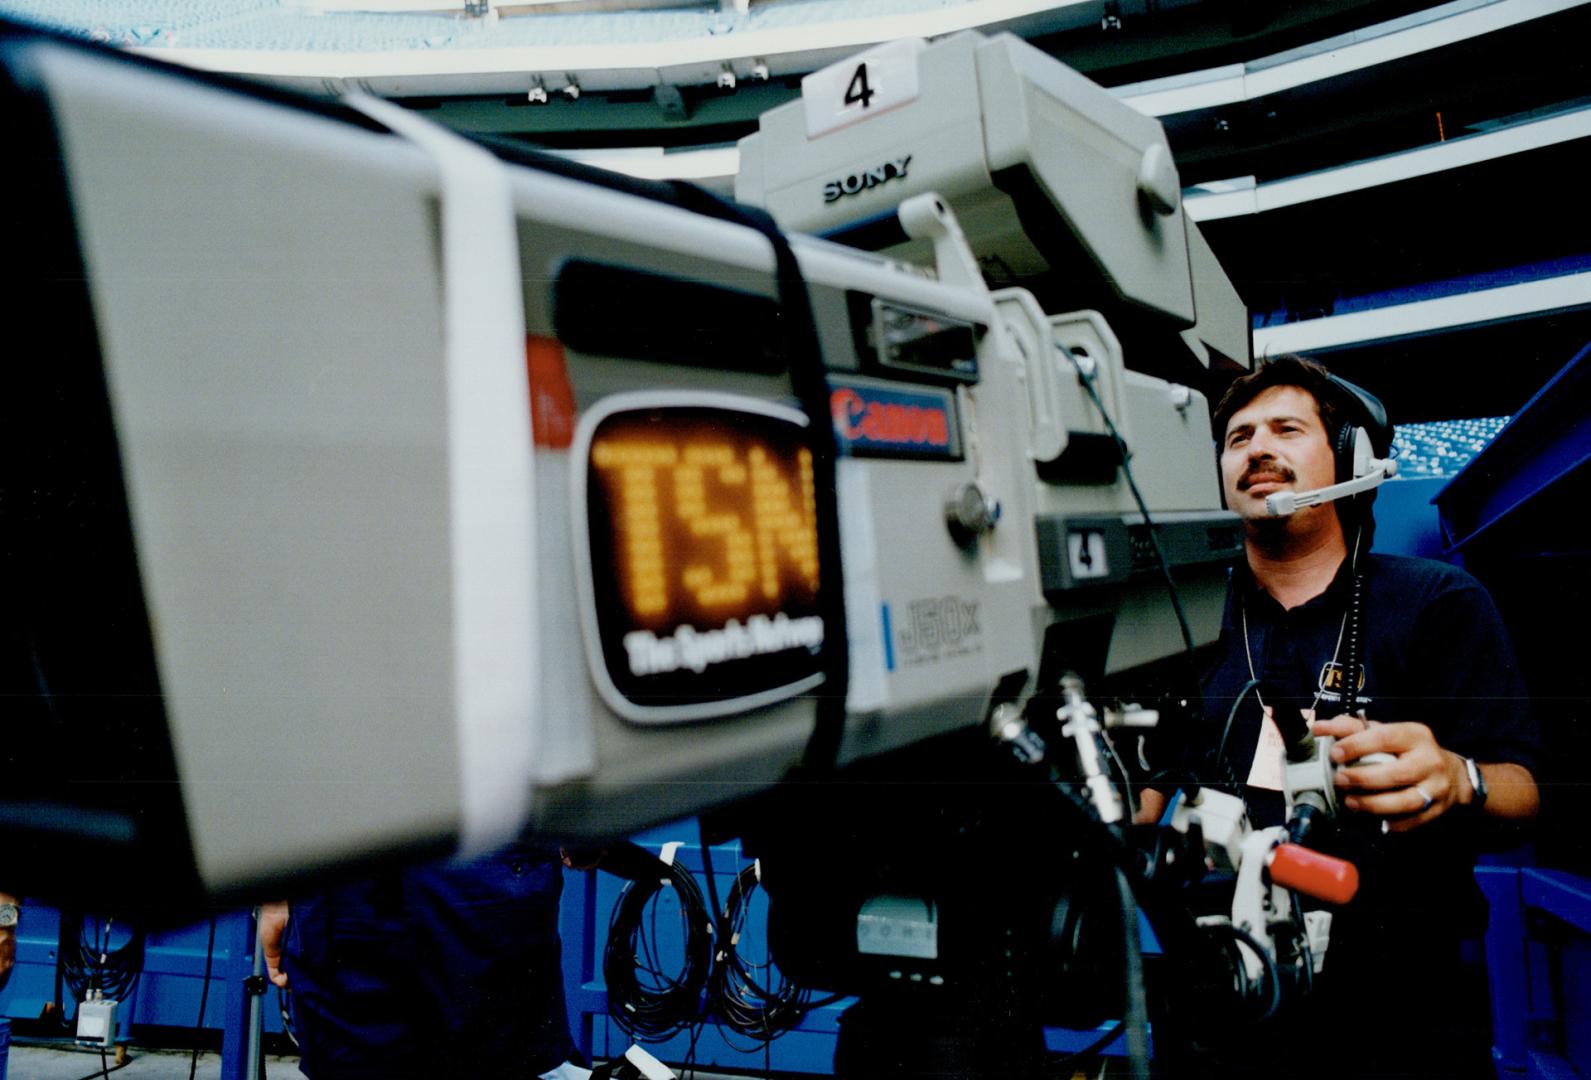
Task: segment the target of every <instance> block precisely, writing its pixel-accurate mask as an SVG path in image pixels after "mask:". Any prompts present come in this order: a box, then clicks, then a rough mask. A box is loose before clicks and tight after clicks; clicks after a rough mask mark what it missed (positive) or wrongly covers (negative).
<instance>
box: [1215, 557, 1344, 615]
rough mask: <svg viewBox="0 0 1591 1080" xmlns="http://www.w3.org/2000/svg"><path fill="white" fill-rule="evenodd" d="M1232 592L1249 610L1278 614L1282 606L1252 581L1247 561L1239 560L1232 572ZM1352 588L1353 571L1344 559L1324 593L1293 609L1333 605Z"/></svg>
mask: <svg viewBox="0 0 1591 1080" xmlns="http://www.w3.org/2000/svg"><path fill="white" fill-rule="evenodd" d="M1232 586H1233V591H1234V592H1236V593H1237V594H1238V595H1239V596H1241V597H1242V598H1243V599H1244V601H1245V602H1247V603H1248V604H1249V605H1250V609H1251V610H1260V609H1261V608H1263V610H1265V611H1266V612H1268V613H1269V612H1273V611H1274V612H1277V613H1280V612H1281V610H1282V606H1281V605H1280V604H1278V603H1277V602H1276V601H1275V600H1274V599H1273V598H1272V597H1271V594H1270V593H1268V592H1266V591H1265V590H1264V589H1263V588H1261V587H1260V584H1259V582H1257V581H1255V580H1254V571H1252V570H1251V569H1249V564H1248V560H1247V559H1240V560H1239V561H1238V564H1237V566H1236V567H1234V568H1233V571H1232ZM1352 588H1353V570H1352V569H1350V567H1349V560H1348V559H1347V558H1344V559H1343V560H1342V562H1341V563H1340V564H1339V565H1338V566H1337V573H1336V574H1335V575H1333V576H1332V579H1331V583H1330V584H1329V585H1327V586H1326V591H1325V592H1323V593H1321V594H1320V595H1319V596H1315V597H1311V598H1310V599H1308V600H1306V601H1304V602H1303V603H1302V604H1300V605H1298V607H1297V608H1294V609H1293V610H1295V611H1301V610H1304V609H1306V608H1316V607H1324V606H1326V605H1328V604H1334V603H1336V602H1337V601H1338V600H1339V599H1346V598H1347V596H1348V594H1349V592H1350V591H1351V590H1352Z"/></svg>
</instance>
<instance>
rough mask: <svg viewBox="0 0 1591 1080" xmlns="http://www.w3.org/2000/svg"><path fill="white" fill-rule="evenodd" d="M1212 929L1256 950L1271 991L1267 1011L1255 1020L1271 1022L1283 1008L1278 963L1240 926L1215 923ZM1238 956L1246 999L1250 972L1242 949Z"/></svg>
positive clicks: (1255, 952)
mask: <svg viewBox="0 0 1591 1080" xmlns="http://www.w3.org/2000/svg"><path fill="white" fill-rule="evenodd" d="M1210 929H1212V930H1218V931H1220V932H1221V933H1224V934H1229V935H1230V936H1231V937H1232V938H1234V939H1236V940H1237V941H1241V942H1243V944H1245V945H1247V946H1248V947H1249V948H1250V949H1253V950H1254V955H1255V956H1257V957H1258V958H1259V961H1260V965H1261V966H1262V967H1263V968H1264V969H1265V970H1264V977H1265V978H1266V980H1268V981H1269V983H1270V990H1271V995H1270V1001H1269V1002H1268V1003H1267V1004H1266V1006H1265V1011H1264V1012H1262V1013H1261V1014H1260V1015H1259V1016H1257V1017H1255V1018H1254V1020H1255V1023H1259V1022H1262V1021H1265V1020H1269V1019H1270V1018H1271V1017H1273V1016H1275V1015H1276V1010H1277V1009H1279V1008H1281V1004H1282V980H1281V974H1280V972H1278V971H1277V970H1276V961H1275V960H1272V959H1271V955H1270V953H1269V952H1268V951H1267V950H1266V949H1265V947H1264V946H1262V945H1261V944H1260V943H1259V941H1258V940H1257V939H1256V938H1255V937H1254V935H1253V934H1251V933H1249V932H1248V931H1247V930H1244V929H1243V928H1242V927H1240V926H1234V925H1232V924H1231V923H1215V924H1213V925H1212V926H1211V927H1210ZM1237 956H1238V969H1239V970H1240V971H1243V973H1244V979H1243V982H1244V996H1245V997H1246V996H1247V987H1248V972H1247V969H1246V966H1245V965H1244V964H1243V963H1242V956H1243V954H1242V950H1241V949H1240V950H1238V953H1237Z"/></svg>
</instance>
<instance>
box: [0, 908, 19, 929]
mask: <svg viewBox="0 0 1591 1080" xmlns="http://www.w3.org/2000/svg"><path fill="white" fill-rule="evenodd" d="M21 915H22V909H21V908H20V907H18V906H17V905H15V904H12V903H4V904H0V930H10V929H13V928H14V927H15V926H16V925H17V919H18V918H19V917H20V916H21Z"/></svg>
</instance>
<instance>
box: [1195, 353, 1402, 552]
mask: <svg viewBox="0 0 1591 1080" xmlns="http://www.w3.org/2000/svg"><path fill="white" fill-rule="evenodd" d="M1273 386H1296V387H1298V388H1299V389H1300V390H1303V391H1305V392H1306V393H1308V394H1309V395H1310V396H1311V397H1313V398H1314V399H1315V407H1316V408H1317V409H1319V410H1320V420H1321V423H1322V425H1323V426H1324V427H1325V429H1326V442H1327V445H1335V440H1336V437H1337V425H1338V423H1339V422H1341V421H1342V420H1343V419H1344V417H1343V415H1342V411H1343V407H1344V406H1345V405H1347V404H1348V402H1347V401H1346V400H1345V394H1346V391H1344V390H1343V389H1342V388H1341V387H1339V386H1338V385H1337V384H1336V383H1335V382H1333V381H1332V378H1331V374H1330V372H1328V371H1327V370H1326V369H1325V368H1324V367H1322V366H1321V365H1320V364H1317V363H1316V362H1315V361H1313V360H1305V359H1304V358H1303V357H1302V356H1294V355H1292V354H1290V353H1289V354H1286V355H1283V356H1275V357H1271V358H1270V359H1268V360H1265V361H1263V362H1262V363H1261V364H1260V366H1259V367H1257V368H1255V369H1254V370H1253V371H1251V372H1250V373H1249V374H1247V375H1244V376H1242V377H1241V378H1238V379H1234V380H1233V381H1232V385H1230V386H1228V387H1227V388H1226V393H1224V394H1222V395H1221V400H1220V401H1219V402H1217V403H1216V406H1215V412H1214V414H1213V415H1212V416H1211V417H1210V426H1211V428H1212V429H1213V430H1214V433H1215V448H1216V449H1215V452H1216V454H1217V456H1219V455H1220V454H1221V453H1222V452H1223V450H1224V449H1225V448H1226V426H1227V425H1228V424H1230V423H1231V422H1232V415H1233V414H1234V413H1236V412H1237V411H1238V410H1239V409H1241V408H1243V406H1245V405H1247V404H1248V403H1249V402H1251V401H1253V400H1254V399H1255V398H1257V397H1259V396H1260V394H1262V393H1264V392H1265V391H1266V390H1269V389H1270V388H1271V387H1273ZM1348 419H1351V420H1353V422H1354V423H1359V421H1358V420H1357V419H1354V418H1352V417H1348ZM1389 437H1390V436H1389ZM1375 501H1376V493H1375V492H1374V491H1369V492H1365V493H1363V494H1360V495H1355V496H1353V497H1352V498H1348V499H1342V500H1339V501H1338V502H1337V519H1338V520H1339V521H1341V522H1342V527H1343V530H1344V531H1345V532H1352V530H1353V529H1354V528H1355V527H1356V526H1357V527H1359V528H1360V529H1361V530H1362V531H1361V533H1359V534H1358V537H1359V539H1358V541H1356V542H1358V543H1362V544H1363V546H1364V548H1365V549H1366V550H1368V549H1369V547H1370V544H1371V542H1372V541H1373V540H1374V539H1375V535H1376V519H1375V515H1374V514H1373V513H1372V507H1374V505H1375Z"/></svg>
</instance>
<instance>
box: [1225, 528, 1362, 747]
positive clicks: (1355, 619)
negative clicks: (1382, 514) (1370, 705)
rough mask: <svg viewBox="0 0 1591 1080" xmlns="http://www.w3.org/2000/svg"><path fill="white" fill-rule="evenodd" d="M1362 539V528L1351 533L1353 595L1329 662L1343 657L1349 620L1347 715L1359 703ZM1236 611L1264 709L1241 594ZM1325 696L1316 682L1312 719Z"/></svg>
mask: <svg viewBox="0 0 1591 1080" xmlns="http://www.w3.org/2000/svg"><path fill="white" fill-rule="evenodd" d="M1363 539H1364V529H1362V528H1361V529H1360V530H1359V531H1358V532H1356V533H1355V534H1354V538H1353V556H1352V558H1351V559H1350V561H1349V569H1350V570H1352V571H1353V593H1352V595H1351V596H1350V598H1349V600H1348V607H1347V609H1346V610H1344V611H1343V613H1342V625H1341V626H1339V627H1337V644H1336V645H1335V646H1333V647H1332V650H1331V662H1332V663H1333V664H1336V663H1337V660H1338V658H1340V657H1341V656H1342V643H1343V639H1344V638H1345V637H1348V624H1349V622H1350V621H1351V622H1352V623H1353V636H1352V637H1351V638H1349V646H1348V666H1349V669H1350V670H1348V671H1345V672H1343V677H1344V678H1346V679H1348V680H1349V682H1348V683H1345V684H1344V686H1343V701H1344V702H1345V703H1347V704H1348V705H1349V706H1350V708H1349V709H1348V710H1347V711H1348V712H1350V713H1351V712H1352V711H1353V707H1354V706H1357V704H1358V701H1359V685H1358V683H1359V670H1358V669H1359V667H1360V656H1359V645H1360V637H1361V626H1360V624H1361V621H1362V617H1363V614H1364V577H1363V576H1362V575H1361V574H1360V573H1359V542H1360V541H1361V540H1363ZM1237 610H1238V618H1239V619H1240V620H1241V621H1242V624H1243V656H1244V658H1245V659H1247V660H1248V677H1249V679H1250V680H1251V681H1252V682H1253V683H1254V684H1255V686H1254V697H1255V698H1256V699H1258V701H1259V703H1260V708H1261V709H1264V708H1266V705H1265V695H1264V694H1262V693H1260V688H1259V681H1260V678H1259V676H1258V675H1256V674H1255V673H1254V653H1253V650H1251V649H1250V648H1249V641H1248V598H1247V597H1245V596H1243V595H1242V594H1241V593H1240V594H1239V595H1238V598H1237ZM1325 693H1326V689H1325V687H1323V686H1320V685H1318V683H1317V685H1316V687H1315V700H1314V701H1312V702H1310V703H1309V713H1310V715H1311V716H1314V715H1315V714H1316V710H1317V709H1319V708H1320V699H1321V698H1322V697H1324V696H1325Z"/></svg>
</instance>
